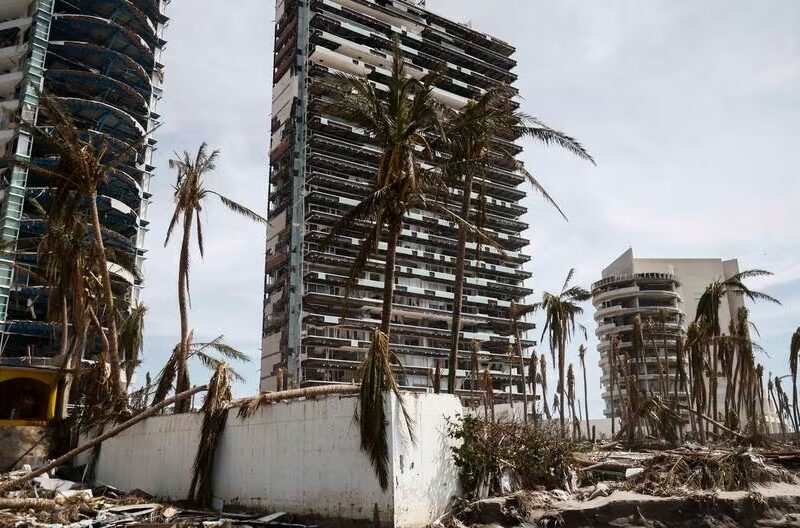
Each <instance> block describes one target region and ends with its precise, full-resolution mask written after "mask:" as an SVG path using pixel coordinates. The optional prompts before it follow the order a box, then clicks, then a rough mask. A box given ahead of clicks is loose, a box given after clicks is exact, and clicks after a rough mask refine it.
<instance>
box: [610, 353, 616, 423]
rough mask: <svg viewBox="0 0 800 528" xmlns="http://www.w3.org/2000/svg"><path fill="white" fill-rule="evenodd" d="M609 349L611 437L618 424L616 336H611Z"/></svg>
mask: <svg viewBox="0 0 800 528" xmlns="http://www.w3.org/2000/svg"><path fill="white" fill-rule="evenodd" d="M609 350H611V354H610V356H609V363H610V364H611V386H610V388H609V390H610V391H611V438H614V436H616V434H617V426H616V425H615V423H614V384H615V383H616V377H617V373H616V368H617V367H616V364H615V363H616V358H615V356H616V355H617V345H616V341H615V338H613V337H612V338H611V343H610V346H609Z"/></svg>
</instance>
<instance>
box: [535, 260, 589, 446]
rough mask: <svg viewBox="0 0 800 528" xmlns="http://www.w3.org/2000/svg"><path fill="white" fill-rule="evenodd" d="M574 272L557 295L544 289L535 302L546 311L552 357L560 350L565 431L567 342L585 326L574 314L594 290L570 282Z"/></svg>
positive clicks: (570, 272)
mask: <svg viewBox="0 0 800 528" xmlns="http://www.w3.org/2000/svg"><path fill="white" fill-rule="evenodd" d="M574 275H575V269H571V270H570V271H569V273H568V274H567V279H566V280H565V281H564V285H563V286H562V287H561V291H560V292H559V293H558V294H553V293H550V292H544V293H543V294H542V300H541V301H540V302H538V303H534V304H533V305H532V309H533V311H543V312H544V315H545V324H544V329H543V330H542V337H544V335H545V333H546V334H548V338H549V342H550V354H551V356H552V357H553V358H555V354H556V351H558V385H557V386H556V389H557V392H558V394H559V414H560V416H559V419H560V422H561V429H562V431H563V430H564V419H565V414H564V399H565V398H564V381H565V378H564V374H565V373H564V368H565V365H564V362H565V357H566V349H567V344H568V343H569V340H570V339H571V337H572V335H573V334H574V333H575V329H576V325H577V326H580V327H581V328H583V326H582V325H578V324H577V323H576V322H575V317H576V316H578V315H580V314H582V313H583V308H581V307H580V306H578V303H581V302H585V301H588V300H589V299H591V298H592V295H591V293H589V291H588V290H586V289H585V288H582V287H580V286H571V285H570V283H571V282H572V278H573V276H574ZM584 333H585V329H584ZM554 360H555V359H554Z"/></svg>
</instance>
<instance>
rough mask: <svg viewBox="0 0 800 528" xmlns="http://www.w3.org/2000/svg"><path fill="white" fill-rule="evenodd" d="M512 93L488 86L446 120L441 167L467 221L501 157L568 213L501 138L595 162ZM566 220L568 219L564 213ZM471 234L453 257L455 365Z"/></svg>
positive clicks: (451, 384) (463, 233) (451, 386)
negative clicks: (521, 108)
mask: <svg viewBox="0 0 800 528" xmlns="http://www.w3.org/2000/svg"><path fill="white" fill-rule="evenodd" d="M512 96H513V92H512V91H511V90H510V89H509V87H508V86H505V85H500V86H497V87H495V88H493V89H491V90H488V91H487V92H486V93H485V94H483V95H482V96H481V97H480V98H478V99H477V100H475V101H471V102H470V103H468V104H467V106H466V107H465V108H464V109H462V110H461V111H460V112H454V115H452V116H451V118H450V119H449V120H448V121H447V122H446V124H445V130H444V137H443V142H444V148H443V150H444V151H446V152H447V154H448V155H449V158H450V159H449V161H448V162H447V163H446V164H445V166H444V169H443V170H444V172H445V176H446V177H447V179H448V180H449V181H450V182H451V184H452V185H454V186H459V187H461V189H462V199H461V218H463V219H464V220H468V219H469V213H470V210H471V209H472V207H471V206H472V192H473V181H474V179H475V178H480V179H481V180H482V181H483V182H484V183H485V181H486V170H487V169H488V168H489V166H490V165H491V164H492V163H493V162H496V161H497V159H498V157H499V158H500V159H503V160H505V161H507V162H509V164H510V165H512V166H516V167H517V172H519V173H520V174H523V175H524V176H525V177H526V178H527V180H528V181H529V182H530V184H531V185H532V187H533V188H534V189H536V190H537V191H538V192H539V193H540V194H541V195H542V196H543V197H544V199H545V201H547V202H548V203H550V204H551V205H553V206H554V207H555V208H556V209H558V211H559V213H561V215H562V216H564V213H563V212H562V211H561V209H560V208H559V207H558V205H557V204H556V202H555V201H554V200H553V198H551V197H550V195H549V194H548V192H547V191H546V190H545V188H544V186H543V185H541V183H539V181H538V180H537V179H536V178H534V176H533V175H532V174H531V173H530V172H528V171H526V170H525V168H524V166H523V165H522V164H521V163H519V162H518V161H517V160H516V159H515V157H514V153H513V152H511V151H508V150H506V149H505V148H504V147H503V146H502V143H500V142H498V141H496V139H497V138H499V137H502V138H506V139H510V140H512V141H513V140H515V139H517V138H520V137H530V138H532V139H535V140H538V141H540V142H541V143H543V144H545V145H549V144H554V145H557V146H560V147H562V148H564V149H566V150H568V151H569V152H571V153H573V154H575V155H576V156H578V157H580V158H583V159H587V160H589V161H590V162H592V163H594V160H593V159H592V157H591V156H590V155H589V153H588V152H587V151H586V150H585V149H584V148H583V146H582V145H581V144H580V143H579V142H578V141H576V140H575V139H574V138H572V137H570V136H568V135H566V134H564V133H562V132H559V131H558V130H554V129H552V128H550V127H549V126H547V125H545V124H544V123H542V122H541V121H539V120H538V119H535V118H532V117H529V116H526V115H525V114H523V113H520V112H517V111H515V110H514V109H513V107H512V105H511V104H510V102H511V97H512ZM482 188H485V187H482ZM564 219H565V220H566V216H564ZM467 235H468V229H466V228H465V227H464V226H461V227H460V229H459V233H458V248H457V249H456V259H455V262H456V273H455V275H456V276H455V291H454V294H453V295H454V297H453V300H454V303H453V319H452V325H451V328H452V340H451V346H450V360H449V363H450V365H456V364H457V362H458V345H459V340H460V334H461V312H462V306H463V294H464V275H465V260H466V245H467ZM455 383H456V369H455V368H451V369H449V370H448V375H447V391H448V392H449V393H450V394H453V393H454V392H455ZM526 407H527V406H526Z"/></svg>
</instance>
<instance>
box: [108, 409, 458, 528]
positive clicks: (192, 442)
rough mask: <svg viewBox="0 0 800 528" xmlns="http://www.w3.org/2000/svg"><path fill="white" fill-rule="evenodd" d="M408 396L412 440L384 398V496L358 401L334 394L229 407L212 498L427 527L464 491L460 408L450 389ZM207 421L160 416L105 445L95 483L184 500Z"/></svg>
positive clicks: (413, 527)
mask: <svg viewBox="0 0 800 528" xmlns="http://www.w3.org/2000/svg"><path fill="white" fill-rule="evenodd" d="M405 400H406V405H407V408H408V410H409V412H410V414H411V416H412V417H413V419H414V433H415V437H416V443H412V442H411V440H410V438H409V436H408V432H407V431H406V428H405V425H404V422H403V419H402V413H401V411H400V407H399V404H398V402H397V399H396V397H395V396H394V395H387V396H386V397H385V401H386V405H387V409H388V410H389V431H390V436H389V449H390V453H391V456H390V461H391V462H390V466H389V472H390V482H391V484H390V486H389V489H388V490H386V491H385V492H384V491H382V490H381V488H380V486H379V484H378V479H377V477H376V476H375V473H374V470H373V468H372V466H371V464H370V462H369V458H368V457H367V455H366V454H365V453H363V452H362V451H361V450H360V447H359V446H360V436H359V431H358V424H357V423H356V422H355V421H354V420H353V416H354V412H355V410H356V404H357V399H356V398H355V397H353V396H346V397H342V396H329V397H325V398H319V399H313V400H297V401H292V402H282V403H278V404H273V405H267V406H264V407H262V408H261V409H259V410H258V411H257V412H256V413H255V414H254V415H253V416H251V417H249V418H247V419H244V420H242V419H239V418H238V416H237V415H236V411H235V410H233V411H232V412H231V414H230V416H229V418H228V423H227V426H226V428H225V432H224V433H223V435H222V438H221V440H220V445H219V448H218V451H217V457H216V460H215V470H214V495H215V496H217V497H219V498H220V499H222V500H223V501H224V502H225V504H229V505H238V506H244V507H251V508H257V509H260V510H264V511H285V512H288V513H293V514H298V515H308V516H316V517H319V518H321V519H330V520H343V521H375V520H377V521H379V524H380V525H381V526H393V527H398V528H417V527H422V526H425V525H426V524H428V523H429V522H430V521H432V520H433V519H435V518H436V517H437V516H438V515H440V514H441V512H443V511H444V509H445V507H446V505H447V503H448V501H449V500H450V499H451V497H453V496H454V495H456V494H458V492H459V485H458V473H457V469H456V468H455V466H454V465H453V462H452V456H451V453H450V445H451V444H450V439H448V438H447V434H446V427H447V419H448V418H452V417H454V416H455V415H457V414H458V413H460V412H461V405H460V403H459V401H458V399H457V398H456V397H454V396H450V395H433V394H407V395H406V396H405ZM202 421H203V417H202V415H200V414H186V415H168V416H158V417H154V418H150V419H148V420H145V421H144V422H142V423H141V424H138V425H136V426H134V427H132V428H131V429H129V430H128V431H126V432H124V433H122V434H120V435H119V436H118V437H116V438H113V439H111V440H109V441H107V442H105V443H103V445H102V448H101V450H100V456H99V458H98V460H97V466H96V473H95V475H96V481H97V482H98V483H99V484H110V485H113V486H116V487H118V488H121V489H128V490H131V489H135V488H139V489H142V490H144V491H146V492H148V493H151V494H153V495H155V496H157V497H159V498H163V499H183V498H185V497H186V495H187V493H188V490H189V484H190V482H191V476H192V464H193V462H194V457H195V453H196V451H197V443H198V440H199V437H200V428H201V424H202Z"/></svg>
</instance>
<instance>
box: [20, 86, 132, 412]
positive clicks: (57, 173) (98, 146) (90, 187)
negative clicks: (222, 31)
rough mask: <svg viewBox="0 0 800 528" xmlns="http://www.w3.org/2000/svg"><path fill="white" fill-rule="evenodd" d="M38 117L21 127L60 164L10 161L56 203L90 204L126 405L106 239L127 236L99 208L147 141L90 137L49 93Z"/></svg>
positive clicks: (115, 368) (117, 380)
mask: <svg viewBox="0 0 800 528" xmlns="http://www.w3.org/2000/svg"><path fill="white" fill-rule="evenodd" d="M39 114H40V117H41V118H43V119H42V122H43V123H45V124H42V125H39V124H34V123H30V122H27V121H24V120H23V122H22V123H21V126H22V128H24V129H25V130H26V131H28V132H29V133H30V134H31V135H32V137H33V138H34V140H35V141H36V142H37V144H39V145H40V146H43V147H44V148H46V149H47V150H48V151H49V152H50V153H51V155H52V156H53V157H54V158H55V159H57V160H58V161H57V164H56V165H55V166H52V165H50V164H46V163H45V164H43V163H40V162H39V161H37V160H24V159H17V158H14V159H13V160H11V162H12V163H15V164H17V165H19V166H21V167H23V168H25V169H27V170H28V171H30V172H31V173H36V174H39V175H40V176H43V177H46V178H48V179H49V180H50V182H51V183H52V184H53V185H54V190H53V194H54V198H53V199H54V201H55V202H60V201H62V200H63V199H64V197H65V196H73V197H76V198H78V199H81V200H82V201H85V202H86V203H87V204H88V209H89V211H88V223H89V225H90V226H91V235H92V240H93V245H94V248H93V251H92V255H93V259H94V261H95V265H94V270H95V272H96V273H97V276H98V277H99V279H100V281H99V282H100V286H101V288H100V290H101V295H102V301H103V303H104V305H105V306H104V310H103V313H104V314H105V317H104V319H105V320H104V321H99V322H100V323H101V328H102V329H103V330H102V332H101V333H102V334H103V335H102V337H103V338H104V340H105V341H107V342H108V345H107V356H108V362H109V366H110V376H109V385H110V392H111V394H112V395H113V397H112V398H111V400H110V401H113V402H114V404H115V405H122V404H124V402H125V392H124V389H123V387H122V384H121V379H122V376H121V373H122V361H121V360H120V355H119V346H118V331H117V321H116V313H117V312H116V310H115V304H116V300H115V296H114V291H113V289H112V285H111V277H110V273H109V266H108V261H109V260H108V251H107V248H106V244H105V241H104V240H103V238H104V236H105V237H110V238H122V237H120V235H117V234H116V233H114V232H112V231H109V230H108V229H105V228H104V227H103V225H102V224H101V223H100V214H99V211H98V206H97V201H98V187H99V186H100V185H101V184H104V183H107V181H108V179H109V177H110V176H111V175H112V174H114V173H115V172H116V171H117V170H118V169H119V167H120V166H121V165H122V164H124V163H125V161H126V160H127V159H129V158H130V157H131V156H132V155H134V154H135V152H136V151H137V150H138V149H139V147H140V146H141V145H142V143H143V141H144V139H141V140H138V141H134V142H131V143H130V144H125V145H123V146H122V147H119V146H114V147H112V145H111V144H110V143H109V140H108V139H107V137H106V136H104V135H102V134H94V133H90V134H89V137H88V138H87V137H86V135H85V134H84V133H83V132H82V131H81V130H79V129H78V127H77V126H76V124H75V121H74V119H73V117H72V116H71V115H70V113H69V111H68V110H67V109H66V108H65V107H64V106H63V105H62V104H61V103H60V102H59V101H58V100H57V99H55V98H53V97H51V96H49V95H46V94H40V97H39ZM125 242H127V240H125ZM101 316H102V314H101Z"/></svg>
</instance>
